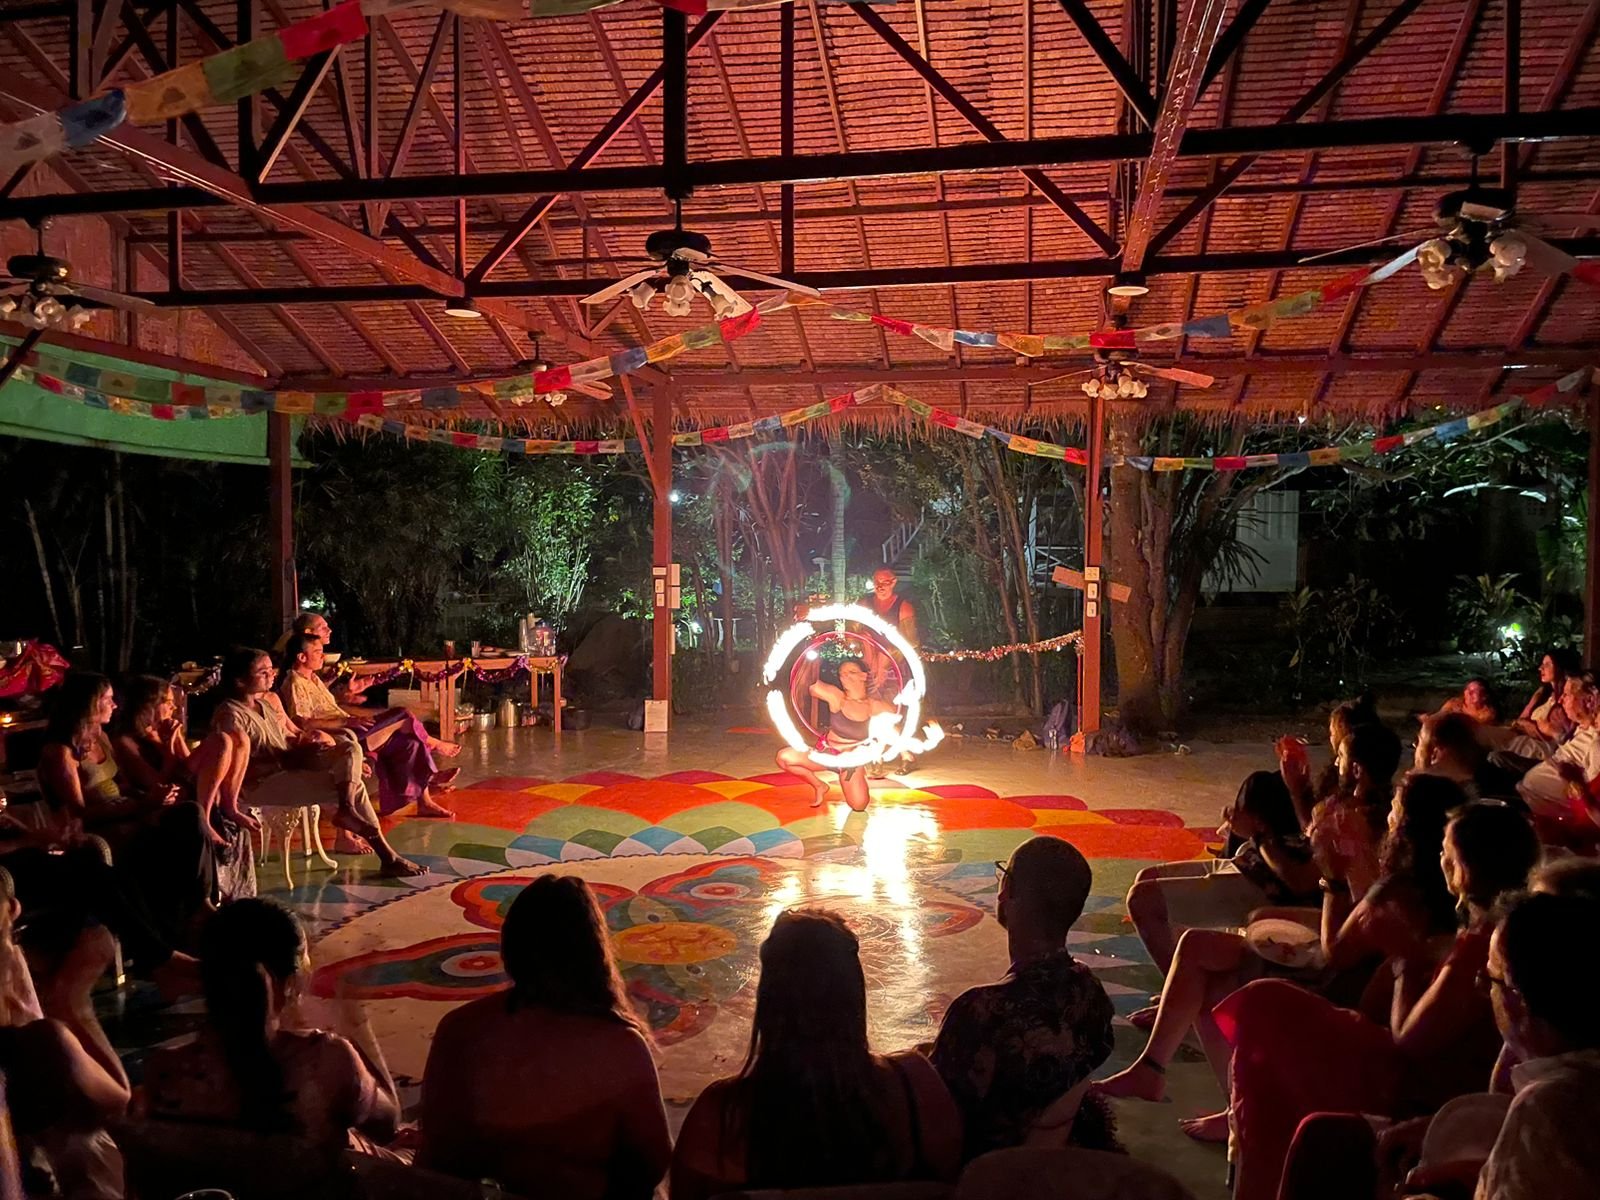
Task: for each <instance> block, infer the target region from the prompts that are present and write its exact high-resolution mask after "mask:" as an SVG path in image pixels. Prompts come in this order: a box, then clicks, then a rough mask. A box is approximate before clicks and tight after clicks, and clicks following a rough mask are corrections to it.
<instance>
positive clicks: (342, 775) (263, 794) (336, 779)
mask: <svg viewBox="0 0 1600 1200" xmlns="http://www.w3.org/2000/svg"><path fill="white" fill-rule="evenodd" d="M276 676H277V671H276V670H275V669H274V668H273V666H272V659H271V658H269V657H268V656H267V652H266V651H265V650H252V649H247V648H241V649H237V650H233V651H231V652H229V654H228V656H227V658H225V659H224V660H223V663H222V685H223V686H224V687H225V688H227V689H228V698H227V699H226V700H224V701H223V702H222V703H221V704H220V705H219V706H218V707H217V711H216V713H215V714H214V716H213V717H212V724H213V726H214V727H215V728H216V729H217V730H219V731H221V732H223V733H230V734H234V733H242V734H243V735H244V736H245V737H246V738H247V739H248V740H249V742H250V772H249V776H250V781H251V783H250V791H249V792H248V793H247V798H246V801H245V802H246V803H247V804H257V805H263V806H266V805H272V804H283V803H289V804H292V803H304V802H306V800H307V793H308V790H309V791H311V792H313V793H314V792H316V791H317V790H323V791H327V792H331V793H332V795H333V797H334V799H335V803H336V804H337V810H336V811H335V812H334V814H333V823H334V825H335V827H337V828H338V829H340V830H341V831H343V832H344V833H348V834H350V835H352V836H353V837H355V838H358V839H360V841H359V842H357V843H356V845H357V847H359V848H360V850H361V852H363V853H364V852H365V851H366V849H367V848H370V849H371V850H373V851H376V852H377V855H378V858H379V860H380V862H381V863H382V871H383V874H385V875H421V874H422V873H423V868H422V867H419V866H417V864H416V863H413V862H410V861H408V860H407V859H404V858H402V857H400V855H398V854H396V853H395V852H394V850H393V848H392V847H391V846H390V845H389V843H388V842H387V841H385V840H384V837H383V831H382V830H381V829H380V828H379V827H378V819H377V815H376V814H375V813H374V812H373V811H372V804H371V802H370V801H369V800H368V799H367V790H366V785H365V784H364V783H363V782H362V773H363V768H364V766H365V760H364V757H363V755H362V753H361V747H360V745H359V744H358V743H357V742H356V740H355V738H353V737H351V736H350V735H349V734H341V735H340V736H339V737H335V736H334V735H333V734H331V733H327V732H325V731H323V730H320V729H301V728H300V727H299V726H298V725H296V724H295V723H294V722H293V721H292V720H290V719H289V714H288V713H286V712H284V711H283V703H282V702H281V701H280V700H279V699H278V697H277V696H276V695H275V694H274V693H273V691H272V683H273V680H274V679H275V678H276Z"/></svg>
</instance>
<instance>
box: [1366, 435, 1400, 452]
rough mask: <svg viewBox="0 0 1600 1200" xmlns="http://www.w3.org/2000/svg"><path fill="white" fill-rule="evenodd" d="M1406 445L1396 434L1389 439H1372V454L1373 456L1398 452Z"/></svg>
mask: <svg viewBox="0 0 1600 1200" xmlns="http://www.w3.org/2000/svg"><path fill="white" fill-rule="evenodd" d="M1405 444H1406V439H1405V438H1403V437H1402V436H1400V434H1398V433H1396V434H1393V435H1391V436H1389V437H1381V438H1374V439H1373V440H1372V452H1373V453H1374V454H1387V453H1389V451H1391V450H1398V449H1400V447H1401V446H1404V445H1405Z"/></svg>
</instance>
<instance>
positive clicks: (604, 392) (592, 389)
mask: <svg viewBox="0 0 1600 1200" xmlns="http://www.w3.org/2000/svg"><path fill="white" fill-rule="evenodd" d="M567 390H568V391H569V392H577V393H578V394H579V395H580V396H588V397H589V398H590V399H591V400H609V399H611V395H612V392H611V389H610V388H608V387H607V386H606V385H605V384H603V383H569V384H567Z"/></svg>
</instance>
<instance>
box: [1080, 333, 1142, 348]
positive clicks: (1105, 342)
mask: <svg viewBox="0 0 1600 1200" xmlns="http://www.w3.org/2000/svg"><path fill="white" fill-rule="evenodd" d="M1134 332H1135V331H1134V330H1132V329H1103V330H1100V331H1099V332H1097V333H1091V334H1090V335H1089V345H1091V346H1094V347H1096V348H1098V349H1102V350H1132V349H1133V348H1134V346H1135V345H1136V343H1135V341H1134Z"/></svg>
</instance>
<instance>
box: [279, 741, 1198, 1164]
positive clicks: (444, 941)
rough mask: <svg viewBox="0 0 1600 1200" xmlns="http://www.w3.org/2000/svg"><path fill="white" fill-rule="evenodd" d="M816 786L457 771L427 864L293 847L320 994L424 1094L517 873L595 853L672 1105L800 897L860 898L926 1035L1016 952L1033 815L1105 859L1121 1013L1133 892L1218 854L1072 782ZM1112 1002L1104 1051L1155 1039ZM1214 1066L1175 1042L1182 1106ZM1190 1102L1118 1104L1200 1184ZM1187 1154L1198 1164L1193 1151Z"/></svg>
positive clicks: (864, 917)
mask: <svg viewBox="0 0 1600 1200" xmlns="http://www.w3.org/2000/svg"><path fill="white" fill-rule="evenodd" d="M810 798H811V795H810V791H809V789H807V788H804V787H798V786H794V781H793V780H792V779H791V778H790V777H788V776H785V775H778V774H770V775H754V776H750V777H747V778H735V777H730V776H727V775H722V774H718V773H715V772H710V771H678V772H674V773H672V774H667V775H659V776H656V777H653V778H640V777H637V776H632V775H623V774H618V773H616V772H610V771H598V772H592V773H589V774H584V775H577V776H573V777H569V778H566V779H562V780H559V781H550V780H543V779H536V778H529V777H508V776H499V777H494V778H491V779H488V780H486V781H482V782H479V783H475V784H473V785H472V786H470V787H467V788H463V789H461V790H459V791H456V792H454V793H452V795H451V805H452V807H453V808H454V809H455V810H456V814H457V815H456V819H455V820H454V821H448V822H443V821H419V820H409V821H408V820H401V821H399V822H398V823H396V824H395V825H394V826H393V827H392V829H391V830H390V835H389V836H390V840H391V841H392V842H394V844H395V846H396V848H397V849H399V850H400V851H401V852H402V853H405V854H407V855H408V856H410V857H411V858H414V859H416V860H417V861H418V862H421V863H422V864H423V865H425V866H426V867H428V869H429V873H428V874H427V875H425V876H423V877H421V878H419V879H414V880H379V879H376V878H374V877H373V876H371V875H370V874H368V873H366V872H356V871H351V870H349V869H342V870H340V871H339V872H337V873H331V874H330V873H318V872H311V873H309V874H306V873H303V872H301V871H300V869H299V868H298V867H297V869H296V876H297V878H298V880H299V886H297V887H296V888H295V889H294V890H293V892H291V893H289V894H288V895H287V896H286V897H285V898H286V899H287V900H288V901H289V903H290V904H292V905H293V906H294V907H295V908H296V910H297V911H299V912H300V913H301V915H302V917H303V918H304V919H305V920H306V922H307V925H308V927H309V928H310V929H311V930H312V932H313V935H314V946H313V960H314V962H315V964H316V972H315V975H314V980H313V989H312V990H313V993H314V994H313V995H312V996H311V997H308V999H307V1005H308V1007H309V1008H311V1009H312V1010H313V1011H315V1010H318V1009H321V1010H322V1012H323V1013H324V1014H326V1016H327V1018H328V1023H331V1022H332V1014H333V1013H334V1012H335V1011H337V1008H338V1007H339V1003H340V1002H342V1001H344V1000H352V1001H356V1002H359V1003H360V1005H361V1006H362V1008H363V1010H364V1012H365V1015H366V1017H367V1020H368V1021H369V1022H370V1025H371V1028H372V1031H373V1032H374V1033H375V1034H376V1036H377V1037H378V1040H379V1043H380V1044H381V1045H382V1047H383V1049H384V1053H385V1055H386V1056H387V1057H388V1061H389V1065H390V1067H391V1069H392V1070H393V1071H394V1073H395V1075H396V1077H397V1078H398V1079H399V1080H401V1082H402V1084H403V1085H405V1086H404V1087H403V1089H402V1091H403V1095H404V1097H405V1098H406V1099H407V1100H408V1101H414V1099H415V1091H414V1085H415V1082H416V1081H417V1080H419V1079H420V1077H421V1074H422V1069H423V1065H424V1063H425V1062H426V1058H427V1049H428V1042H429V1039H430V1037H431V1034H432V1030H433V1028H434V1026H435V1025H436V1024H437V1023H438V1020H439V1017H440V1016H442V1015H443V1013H444V1011H445V1010H446V1007H447V1006H454V1005H456V1004H459V1003H462V1002H464V1001H466V1000H468V999H470V998H472V997H475V996H480V995H483V994H485V993H487V992H489V991H492V990H494V989H496V988H498V987H501V986H503V985H504V982H505V979H504V972H503V970H502V967H501V963H500V955H499V946H498V934H499V928H500V923H501V921H502V920H503V919H504V914H505V911H506V909H507V907H508V906H509V905H510V903H511V900H512V898H513V897H514V896H515V895H516V893H517V891H518V889H519V888H520V887H521V886H522V885H523V884H524V883H525V882H526V881H527V880H528V879H529V878H530V877H531V876H533V875H534V874H536V873H539V872H542V871H550V870H559V871H561V872H563V873H570V874H576V875H580V876H582V877H583V878H585V879H587V880H589V882H590V883H591V885H593V886H594V888H595V890H596V892H597V893H598V895H599V897H600V900H601V903H602V906H603V908H604V911H605V914H606V920H607V924H608V925H609V927H610V930H611V934H612V938H613V944H614V946H615V947H616V950H617V955H618V959H619V963H620V966H621V969H622V973H623V977H624V980H625V982H626V984H627V987H628V990H629V994H630V996H631V997H632V998H633V1001H634V1003H635V1004H636V1005H637V1006H638V1007H639V1010H640V1011H641V1012H642V1013H643V1014H644V1015H645V1016H646V1018H647V1019H648V1021H649V1023H650V1026H651V1028H652V1030H653V1031H654V1035H655V1039H656V1043H657V1047H658V1052H659V1053H658V1059H659V1066H660V1072H661V1081H662V1089H663V1093H664V1095H665V1096H666V1097H667V1099H668V1101H669V1104H670V1106H671V1107H670V1110H669V1111H670V1113H671V1115H672V1117H673V1120H674V1123H676V1121H677V1120H678V1119H680V1118H681V1116H682V1113H683V1111H684V1108H685V1107H686V1106H687V1104H688V1103H689V1101H691V1100H692V1099H693V1098H694V1096H695V1095H697V1094H698V1093H699V1091H700V1090H701V1088H703V1087H704V1086H705V1084H706V1083H707V1082H708V1081H710V1080H712V1079H714V1078H717V1077H719V1076H722V1075H725V1074H728V1073H730V1072H732V1071H735V1070H737V1069H738V1066H739V1064H740V1063H741V1062H742V1061H743V1059H744V1055H745V1051H746V1048H747V1043H748V1039H749V1031H750V1017H751V1009H752V1007H753V1004H754V991H755V989H754V987H753V983H754V980H755V977H756V969H757V952H758V950H759V948H760V944H761V941H762V939H763V938H764V937H765V935H766V932H767V930H768V928H769V927H770V926H771V924H772V920H773V918H774V917H775V916H776V915H777V914H778V913H779V912H781V911H782V910H784V909H785V908H789V907H793V906H796V905H808V904H810V905H820V906H824V907H827V908H831V909H834V910H836V911H838V912H839V913H840V914H841V916H843V917H844V919H845V920H846V921H847V922H848V923H849V924H850V926H851V928H852V929H854V930H855V931H856V933H857V935H858V936H859V937H860V938H861V944H862V960H863V966H864V968H865V970H866V972H867V976H868V989H869V1005H870V1007H869V1014H868V1015H869V1025H870V1029H871V1034H872V1040H873V1044H874V1046H875V1047H877V1048H879V1049H881V1050H892V1049H898V1048H903V1047H907V1046H912V1045H916V1044H919V1043H922V1042H926V1041H928V1040H929V1039H931V1038H932V1037H933V1035H934V1034H935V1032H936V1031H937V1029H938V1024H939V1020H940V1018H941V1017H942V1016H943V1014H944V1010H945V1009H946V1007H948V1005H949V1003H950V1001H951V999H953V998H954V997H955V996H956V995H958V994H959V993H960V992H962V991H963V990H965V989H966V988H968V987H971V986H972V985H974V984H976V983H982V982H988V981H990V980H993V979H996V978H998V977H999V976H1001V975H1002V974H1004V972H1005V969H1006V966H1007V957H1006V946H1005V933H1004V931H1003V930H1001V929H1000V928H999V926H998V925H997V924H996V922H995V921H994V919H993V916H994V899H995V886H996V873H995V865H994V864H995V861H996V860H997V859H1004V858H1005V857H1006V856H1007V855H1009V854H1010V853H1011V851H1012V850H1013V849H1015V848H1016V846H1017V845H1018V844H1019V843H1021V842H1022V841H1023V840H1025V839H1026V838H1028V837H1030V836H1034V835H1036V834H1044V835H1048V836H1054V837H1061V838H1064V839H1066V840H1068V841H1070V842H1072V843H1073V844H1074V845H1076V846H1077V847H1078V848H1079V849H1080V850H1082V851H1083V853H1084V855H1085V856H1086V857H1087V858H1088V859H1089V860H1090V862H1091V864H1092V866H1093V867H1094V873H1095V880H1094V890H1093V894H1092V895H1091V897H1090V900H1089V905H1088V911H1087V912H1086V913H1085V915H1084V917H1083V919H1082V920H1080V921H1079V923H1078V926H1077V929H1076V931H1075V932H1074V933H1073V935H1072V949H1073V952H1074V953H1075V954H1076V955H1078V957H1079V958H1080V959H1081V960H1082V961H1084V962H1086V963H1088V964H1089V965H1090V966H1091V967H1092V968H1093V969H1094V970H1095V971H1096V974H1097V975H1098V977H1099V978H1100V980H1101V981H1102V982H1103V983H1104V984H1105V986H1106V990H1107V992H1108V993H1110V995H1111V998H1112V1001H1113V1003H1114V1004H1115V1005H1116V1008H1117V1011H1118V1012H1119V1013H1121V1014H1126V1013H1128V1012H1130V1011H1131V1010H1132V1009H1134V1008H1137V1007H1139V1006H1140V1005H1142V1004H1144V1003H1145V1002H1146V1001H1147V1000H1148V997H1149V996H1150V994H1151V993H1152V992H1153V991H1155V990H1157V989H1158V988H1159V986H1160V978H1159V976H1158V975H1157V973H1156V971H1155V969H1154V967H1153V966H1151V965H1150V963H1149V959H1148V957H1147V956H1146V955H1145V953H1144V949H1143V947H1142V946H1141V945H1140V943H1139V940H1138V938H1137V937H1136V936H1134V934H1133V931H1132V929H1131V927H1130V926H1129V925H1128V924H1127V921H1126V917H1125V916H1124V914H1123V910H1122V897H1123V895H1124V894H1125V893H1126V892H1127V889H1128V886H1129V884H1130V883H1131V882H1132V878H1133V875H1134V873H1135V872H1136V871H1137V870H1138V869H1139V868H1140V867H1143V866H1147V865H1149V864H1150V863H1152V862H1165V861H1171V860H1175V859H1187V858H1194V857H1197V856H1199V855H1200V854H1202V853H1203V844H1204V840H1205V836H1206V834H1207V832H1208V831H1201V830H1195V829H1188V828H1185V827H1184V826H1183V823H1182V821H1181V820H1180V819H1179V818H1178V817H1177V816H1176V815H1174V814H1172V813H1169V812H1164V811H1160V810H1151V809H1135V808H1122V809H1099V810H1097V811H1089V809H1088V806H1087V805H1085V804H1084V802H1083V801H1082V800H1080V799H1078V798H1077V797H1075V796H1070V795H1052V794H1028V795H1014V796H1000V795H998V794H996V793H995V792H994V791H992V790H990V789H988V788H984V787H979V786H975V785H970V784H945V785H940V786H932V787H927V788H914V787H906V786H902V785H899V784H897V783H896V782H895V781H889V782H888V783H887V784H879V785H875V787H874V790H873V793H872V805H871V807H870V808H868V810H867V811H866V812H865V813H851V812H850V811H849V810H848V809H847V808H845V807H844V806H843V805H842V804H838V803H830V804H829V805H827V806H825V807H824V808H822V809H813V808H811V807H810ZM274 877H275V876H274V873H273V872H272V871H271V870H270V869H269V870H268V872H267V875H266V877H265V878H267V879H272V878H274ZM280 894H281V893H280ZM313 1019H318V1018H316V1017H313ZM1118 1025H1119V1028H1118V1036H1117V1048H1116V1051H1115V1053H1114V1054H1113V1058H1112V1061H1111V1063H1109V1064H1108V1065H1107V1068H1106V1069H1107V1070H1110V1069H1112V1068H1113V1067H1115V1066H1118V1065H1122V1064H1124V1063H1126V1062H1127V1061H1129V1060H1130V1059H1131V1057H1132V1056H1133V1054H1134V1053H1136V1052H1137V1050H1138V1048H1139V1046H1140V1045H1141V1044H1142V1042H1143V1035H1142V1034H1139V1033H1138V1032H1137V1031H1135V1030H1133V1029H1132V1028H1131V1027H1129V1026H1127V1025H1126V1024H1125V1022H1124V1021H1121V1020H1119V1022H1118ZM1185 1057H1188V1058H1190V1059H1191V1060H1193V1059H1195V1057H1196V1056H1193V1055H1186V1056H1185ZM1204 1074H1205V1072H1204V1068H1203V1067H1199V1066H1196V1065H1193V1064H1192V1062H1191V1063H1190V1064H1185V1063H1184V1062H1183V1061H1182V1060H1180V1062H1179V1063H1177V1064H1175V1068H1174V1079H1173V1082H1174V1084H1175V1085H1176V1089H1177V1091H1178V1092H1179V1094H1184V1095H1187V1096H1192V1097H1194V1100H1193V1103H1192V1104H1186V1105H1185V1106H1184V1109H1185V1112H1186V1113H1187V1112H1198V1111H1203V1107H1197V1106H1204V1105H1206V1104H1210V1103H1213V1102H1214V1095H1215V1093H1214V1091H1212V1090H1211V1088H1212V1086H1213V1085H1210V1084H1208V1083H1207V1082H1206V1080H1205V1078H1204ZM1191 1077H1192V1078H1191ZM1175 1107H1176V1106H1173V1105H1161V1106H1152V1105H1133V1106H1126V1105H1125V1106H1121V1108H1122V1112H1121V1114H1120V1119H1121V1121H1122V1124H1123V1127H1124V1130H1125V1134H1126V1135H1127V1136H1128V1139H1129V1141H1130V1144H1138V1145H1141V1146H1144V1147H1148V1148H1149V1150H1150V1152H1152V1153H1159V1156H1160V1157H1161V1158H1162V1159H1163V1160H1164V1161H1166V1162H1168V1163H1169V1165H1171V1166H1172V1167H1173V1169H1175V1170H1177V1171H1178V1173H1179V1174H1180V1176H1181V1177H1184V1178H1185V1181H1186V1182H1188V1183H1189V1185H1190V1186H1191V1188H1193V1189H1194V1190H1195V1191H1196V1194H1197V1195H1205V1194H1207V1193H1208V1192H1212V1191H1214V1190H1215V1189H1213V1188H1209V1187H1206V1186H1204V1185H1205V1184H1207V1183H1209V1182H1211V1176H1212V1175H1213V1174H1214V1173H1216V1172H1215V1170H1214V1168H1215V1164H1214V1163H1213V1162H1212V1156H1211V1154H1210V1151H1209V1148H1203V1147H1197V1146H1194V1145H1193V1144H1192V1143H1187V1141H1186V1139H1183V1138H1182V1137H1181V1136H1179V1135H1176V1133H1175V1130H1170V1132H1171V1133H1172V1134H1173V1136H1172V1137H1168V1136H1167V1134H1168V1133H1169V1127H1170V1126H1172V1124H1173V1121H1174V1120H1175V1116H1176V1115H1178V1114H1177V1113H1176V1112H1175V1111H1174V1110H1175ZM1191 1159H1192V1160H1193V1163H1192V1165H1193V1168H1194V1170H1193V1172H1192V1173H1191V1171H1190V1170H1188V1169H1186V1168H1185V1167H1184V1165H1183V1164H1184V1163H1186V1162H1188V1161H1189V1160H1191ZM1218 1177H1219V1178H1220V1176H1218Z"/></svg>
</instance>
